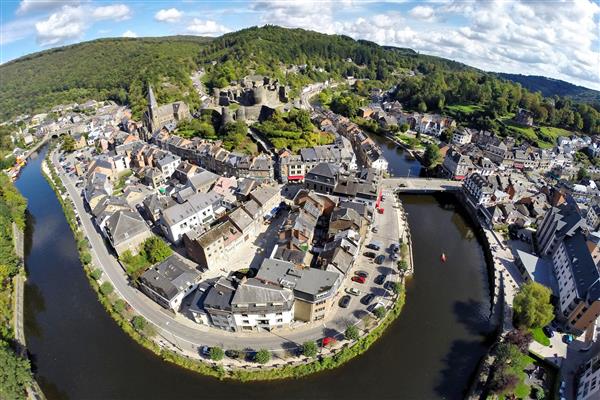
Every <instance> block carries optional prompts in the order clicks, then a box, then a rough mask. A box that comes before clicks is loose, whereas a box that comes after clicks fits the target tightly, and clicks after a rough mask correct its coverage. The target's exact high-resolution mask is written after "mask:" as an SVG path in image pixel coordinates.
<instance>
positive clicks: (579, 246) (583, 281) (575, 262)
mask: <svg viewBox="0 0 600 400" xmlns="http://www.w3.org/2000/svg"><path fill="white" fill-rule="evenodd" d="M564 244H565V249H566V251H567V257H568V258H569V260H570V264H571V271H572V272H573V279H574V280H575V287H576V289H577V294H578V295H579V297H580V298H582V299H589V300H591V301H594V300H600V272H598V268H597V267H596V264H595V263H594V259H593V258H592V255H591V254H590V251H589V250H588V247H587V244H586V240H585V238H584V236H583V234H582V233H581V232H578V233H576V234H575V235H573V236H571V237H568V236H567V237H566V238H565V239H564Z"/></svg>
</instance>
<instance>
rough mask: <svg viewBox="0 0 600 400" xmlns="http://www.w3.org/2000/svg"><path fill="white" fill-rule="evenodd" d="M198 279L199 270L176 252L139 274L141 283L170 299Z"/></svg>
mask: <svg viewBox="0 0 600 400" xmlns="http://www.w3.org/2000/svg"><path fill="white" fill-rule="evenodd" d="M199 279H200V272H199V271H197V270H196V269H195V268H193V267H192V266H190V265H188V264H187V263H186V262H184V260H183V259H182V257H181V256H179V255H177V253H175V254H173V255H171V256H169V257H167V259H165V260H164V261H163V262H161V263H159V264H157V265H155V266H153V267H151V268H150V269H149V270H147V271H146V272H144V273H143V274H142V276H141V280H142V282H143V284H145V285H146V286H148V287H150V288H152V289H153V290H154V291H156V292H158V293H159V294H160V295H161V296H163V297H164V298H166V299H168V300H171V299H173V298H174V297H175V296H177V294H179V293H180V292H182V291H184V290H186V289H187V288H188V287H189V286H190V285H193V284H195V283H196V282H197V281H198V280H199Z"/></svg>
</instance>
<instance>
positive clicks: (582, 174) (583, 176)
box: [577, 167, 590, 181]
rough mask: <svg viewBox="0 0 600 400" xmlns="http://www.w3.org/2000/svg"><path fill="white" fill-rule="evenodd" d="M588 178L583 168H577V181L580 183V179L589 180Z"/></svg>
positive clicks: (586, 171)
mask: <svg viewBox="0 0 600 400" xmlns="http://www.w3.org/2000/svg"><path fill="white" fill-rule="evenodd" d="M589 178H590V173H589V172H588V170H587V169H586V168H585V167H581V168H579V170H578V171H577V180H578V181H580V180H582V179H589Z"/></svg>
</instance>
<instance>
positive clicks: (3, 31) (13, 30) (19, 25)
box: [0, 18, 36, 45]
mask: <svg viewBox="0 0 600 400" xmlns="http://www.w3.org/2000/svg"><path fill="white" fill-rule="evenodd" d="M35 22H36V19H35V18H21V19H17V20H14V21H10V22H7V23H2V24H0V45H5V44H8V43H12V42H16V41H17V40H21V39H24V38H26V37H27V36H29V35H31V31H32V30H33V29H34V28H35Z"/></svg>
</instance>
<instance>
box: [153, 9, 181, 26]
mask: <svg viewBox="0 0 600 400" xmlns="http://www.w3.org/2000/svg"><path fill="white" fill-rule="evenodd" d="M182 16H183V12H181V11H179V10H178V9H176V8H169V9H163V10H159V11H158V12H157V13H156V14H154V19H155V20H157V21H160V22H169V23H173V22H177V21H179V20H180V19H181V17H182Z"/></svg>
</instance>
